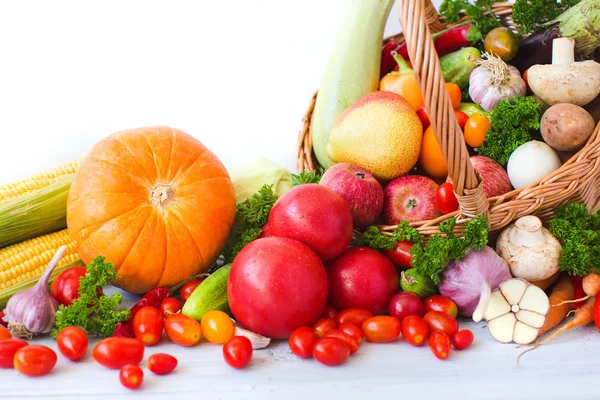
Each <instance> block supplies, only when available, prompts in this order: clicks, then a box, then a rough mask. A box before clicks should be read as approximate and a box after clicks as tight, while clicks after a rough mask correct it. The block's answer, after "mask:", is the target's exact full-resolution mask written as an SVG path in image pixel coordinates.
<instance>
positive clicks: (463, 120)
mask: <svg viewBox="0 0 600 400" xmlns="http://www.w3.org/2000/svg"><path fill="white" fill-rule="evenodd" d="M454 115H455V116H456V120H457V121H458V126H460V129H462V130H464V129H465V125H467V120H468V119H469V116H468V115H467V114H465V113H464V112H462V111H458V110H454Z"/></svg>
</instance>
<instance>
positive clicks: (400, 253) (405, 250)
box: [383, 240, 415, 268]
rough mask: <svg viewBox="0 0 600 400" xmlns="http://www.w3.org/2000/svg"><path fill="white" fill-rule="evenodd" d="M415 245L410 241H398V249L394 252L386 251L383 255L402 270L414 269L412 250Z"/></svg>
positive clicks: (395, 248)
mask: <svg viewBox="0 0 600 400" xmlns="http://www.w3.org/2000/svg"><path fill="white" fill-rule="evenodd" d="M414 245H415V244H414V243H412V242H409V241H408V240H398V241H397V242H396V247H394V248H393V249H392V250H384V251H383V253H384V254H385V255H386V256H387V258H389V259H390V260H391V261H392V262H393V263H394V264H395V265H396V266H398V267H401V268H412V267H413V266H412V264H411V263H410V261H411V260H412V254H410V249H412V247H413V246H414Z"/></svg>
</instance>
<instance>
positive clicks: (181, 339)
mask: <svg viewBox="0 0 600 400" xmlns="http://www.w3.org/2000/svg"><path fill="white" fill-rule="evenodd" d="M165 333H166V334H167V337H168V338H169V340H171V342H173V343H175V344H178V345H180V346H186V347H189V346H193V345H195V344H197V343H198V342H199V341H200V339H201V338H202V328H201V326H200V323H198V321H196V320H195V319H193V318H190V317H188V316H187V315H184V314H171V315H169V316H168V317H167V319H166V320H165Z"/></svg>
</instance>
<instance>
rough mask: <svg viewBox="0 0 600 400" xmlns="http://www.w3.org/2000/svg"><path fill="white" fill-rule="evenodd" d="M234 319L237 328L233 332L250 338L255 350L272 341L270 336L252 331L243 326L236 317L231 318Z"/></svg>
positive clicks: (235, 334)
mask: <svg viewBox="0 0 600 400" xmlns="http://www.w3.org/2000/svg"><path fill="white" fill-rule="evenodd" d="M231 321H233V326H235V330H234V332H233V335H234V336H244V337H246V338H248V339H249V340H250V343H252V349H253V350H259V349H264V348H265V347H267V346H268V345H269V344H270V343H271V338H268V337H266V336H263V335H259V334H258V333H255V332H252V331H250V330H248V329H246V328H243V327H242V326H241V325H240V324H239V322H237V321H236V320H235V319H233V318H232V319H231Z"/></svg>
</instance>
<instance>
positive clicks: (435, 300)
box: [424, 294, 458, 318]
mask: <svg viewBox="0 0 600 400" xmlns="http://www.w3.org/2000/svg"><path fill="white" fill-rule="evenodd" d="M424 304H425V312H429V311H441V312H443V313H446V314H448V315H449V316H451V317H452V318H456V316H457V315H458V306H457V305H456V303H455V302H454V301H452V300H451V299H449V298H447V297H446V296H442V295H441V294H436V295H433V296H431V297H428V298H426V299H425V302H424Z"/></svg>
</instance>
